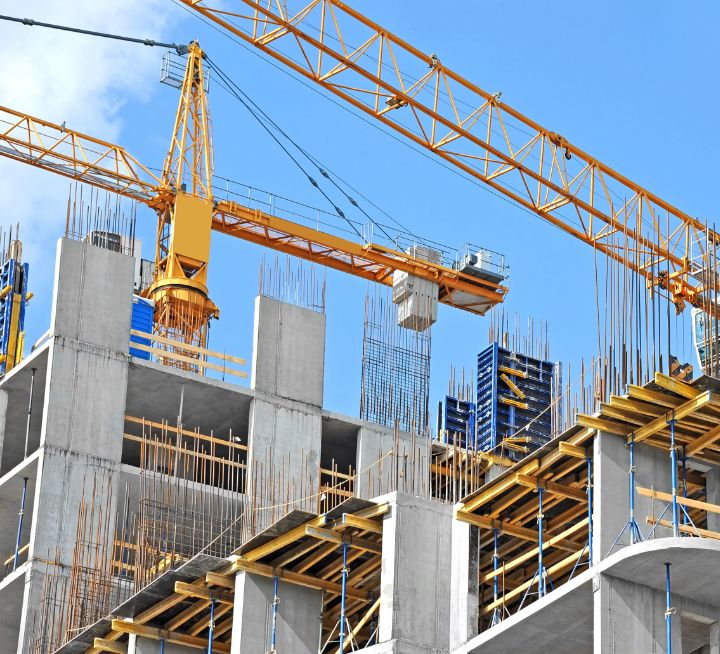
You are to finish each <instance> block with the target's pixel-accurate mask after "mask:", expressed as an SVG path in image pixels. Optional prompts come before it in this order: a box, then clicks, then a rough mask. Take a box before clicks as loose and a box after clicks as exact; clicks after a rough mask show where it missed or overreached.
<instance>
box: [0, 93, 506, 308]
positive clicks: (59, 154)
mask: <svg viewBox="0 0 720 654" xmlns="http://www.w3.org/2000/svg"><path fill="white" fill-rule="evenodd" d="M0 156H5V157H9V158H10V159H14V160H16V161H20V162H22V163H26V164H30V165H33V166H36V167H38V168H41V169H43V170H47V171H50V172H54V173H58V174H61V175H64V176H66V177H70V178H72V179H75V180H78V181H80V182H84V183H87V184H91V185H93V186H96V187H99V188H102V189H104V190H107V191H112V192H114V193H119V194H121V195H123V196H125V197H128V198H131V199H133V200H136V201H138V202H141V203H143V204H145V205H147V206H149V207H152V208H154V209H157V210H159V211H163V210H164V209H166V208H167V207H169V206H170V205H171V204H172V202H173V199H174V195H175V192H174V190H173V189H172V188H171V187H169V186H168V184H163V183H162V182H161V180H160V178H159V177H158V176H156V175H155V174H154V173H153V172H151V171H150V170H149V169H148V168H146V167H145V166H143V165H142V164H141V163H140V162H139V161H138V160H137V159H136V158H135V157H133V156H132V155H130V154H129V153H128V152H127V151H126V150H124V149H123V148H121V147H120V146H117V145H113V144H112V143H108V142H106V141H102V140H99V139H96V138H93V137H91V136H88V135H86V134H82V133H80V132H76V131H73V130H70V129H67V128H66V127H64V126H61V125H56V124H54V123H50V122H48V121H44V120H41V119H39V118H34V117H32V116H29V115H27V114H23V113H21V112H18V111H15V110H12V109H8V108H6V107H2V106H0ZM203 192H204V190H203ZM212 229H213V230H215V231H218V232H222V233H224V234H229V235H231V236H235V237H238V238H241V239H243V240H246V241H250V242H252V243H256V244H259V245H264V246H267V247H270V248H272V249H274V250H278V251H280V252H285V253H287V254H292V255H294V256H298V257H301V258H303V259H306V260H309V261H312V262H316V263H319V264H322V265H325V266H328V267H331V268H334V269H336V270H340V271H343V272H346V273H349V274H351V275H355V276H357V277H361V278H363V279H368V280H371V281H374V282H378V283H382V284H386V285H392V278H393V274H394V273H395V272H396V271H397V272H406V273H409V274H411V275H414V276H416V277H420V278H423V279H427V280H429V281H432V282H434V283H436V284H438V286H439V300H440V301H441V302H443V303H444V304H448V305H451V306H455V307H459V308H462V309H464V310H466V311H470V312H472V313H478V314H484V313H485V312H486V311H487V310H488V309H489V308H491V307H492V306H494V305H495V304H498V303H499V302H502V301H503V299H504V297H505V293H506V292H507V288H506V287H504V286H502V285H499V284H496V283H493V282H491V281H488V280H485V279H482V278H480V277H477V276H475V275H470V274H466V273H463V272H461V271H459V270H454V269H453V268H451V267H448V266H445V265H440V264H437V263H431V262H429V261H425V260H423V259H420V258H413V257H412V256H411V255H409V254H406V253H405V252H401V251H398V250H393V249H390V248H386V247H384V246H381V245H377V244H362V243H356V242H354V241H350V240H348V239H345V238H341V237H339V236H336V235H334V234H330V233H327V232H324V231H320V230H318V229H315V228H312V227H309V226H307V225H303V224H301V223H297V222H294V221H291V220H287V219H285V218H282V217H278V216H275V215H270V214H268V213H265V212H263V211H260V210H258V209H251V208H249V207H245V206H243V205H241V204H238V203H237V202H231V201H227V200H218V201H215V202H214V206H213V218H212Z"/></svg>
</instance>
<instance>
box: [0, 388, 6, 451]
mask: <svg viewBox="0 0 720 654" xmlns="http://www.w3.org/2000/svg"><path fill="white" fill-rule="evenodd" d="M7 404H8V394H7V391H5V390H2V389H0V461H2V453H3V445H4V443H5V425H6V423H7Z"/></svg>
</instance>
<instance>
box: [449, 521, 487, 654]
mask: <svg viewBox="0 0 720 654" xmlns="http://www.w3.org/2000/svg"><path fill="white" fill-rule="evenodd" d="M479 563H480V530H479V529H478V528H477V527H473V526H472V525H469V524H467V523H466V522H461V521H460V520H453V521H452V554H451V560H450V565H451V566H452V567H451V577H450V650H451V651H452V650H453V649H455V648H456V647H459V646H460V645H464V644H465V643H466V642H467V641H469V640H470V639H471V638H474V637H475V636H477V635H478V634H479V633H480V629H479V621H480V615H479V610H480V587H479V586H480V582H479V577H478V575H479Z"/></svg>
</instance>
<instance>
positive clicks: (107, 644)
mask: <svg viewBox="0 0 720 654" xmlns="http://www.w3.org/2000/svg"><path fill="white" fill-rule="evenodd" d="M93 647H94V648H95V650H97V651H98V652H114V654H127V651H128V646H127V643H118V642H116V641H114V640H108V639H107V638H95V639H94V640H93Z"/></svg>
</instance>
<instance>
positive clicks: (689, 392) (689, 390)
mask: <svg viewBox="0 0 720 654" xmlns="http://www.w3.org/2000/svg"><path fill="white" fill-rule="evenodd" d="M655 383H656V384H657V385H658V386H661V387H662V388H664V389H665V390H668V391H672V392H673V393H677V394H678V395H680V396H682V397H685V398H687V399H689V400H691V399H693V398H694V397H697V396H698V395H700V394H701V392H702V391H699V390H697V389H696V388H693V387H692V386H690V384H688V383H686V382H683V381H680V380H679V379H674V378H673V377H668V376H667V375H663V374H662V373H661V372H656V373H655Z"/></svg>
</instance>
